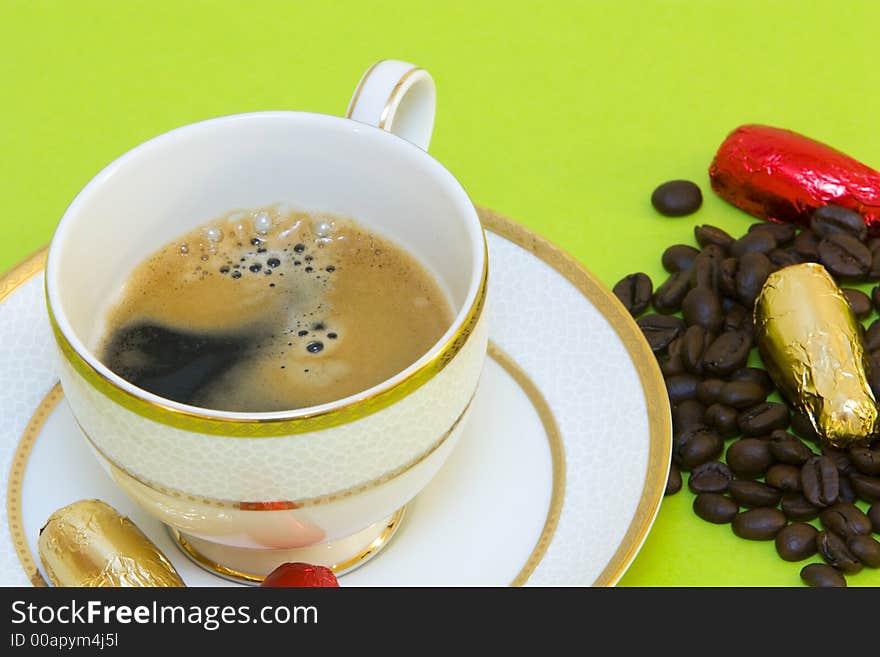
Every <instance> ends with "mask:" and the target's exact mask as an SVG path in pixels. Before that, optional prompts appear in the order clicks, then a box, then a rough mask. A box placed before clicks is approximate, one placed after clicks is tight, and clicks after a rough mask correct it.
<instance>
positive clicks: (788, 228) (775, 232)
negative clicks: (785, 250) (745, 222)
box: [748, 221, 797, 246]
mask: <svg viewBox="0 0 880 657" xmlns="http://www.w3.org/2000/svg"><path fill="white" fill-rule="evenodd" d="M756 230H764V231H767V232H768V233H770V234H771V235H772V236H773V238H774V239H775V240H776V242H777V243H778V244H779V245H780V246H785V245H786V244H788V243H789V242H791V241H792V240H793V239H794V238H795V235H797V230H796V229H795V227H794V226H792V225H791V224H781V223H777V222H775V221H761V222H759V223H756V224H752V225H751V226H749V230H748V232H750V233H754V232H755V231H756Z"/></svg>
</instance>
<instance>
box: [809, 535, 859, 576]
mask: <svg viewBox="0 0 880 657" xmlns="http://www.w3.org/2000/svg"><path fill="white" fill-rule="evenodd" d="M816 548H817V549H818V552H819V555H820V556H821V557H822V558H823V559H825V561H826V563H827V564H828V565H829V566H833V567H835V568H837V570H839V571H841V572H844V573H849V574H855V573H857V572H859V571H860V570H861V569H862V562H861V561H859V560H858V559H857V558H856V555H854V554H853V553H852V552H850V551H849V548H848V547H847V546H846V541H844V540H843V539H842V538H841V537H840V536H838V535H837V534H835V533H834V532H829V531H824V532H819V534H818V536H816Z"/></svg>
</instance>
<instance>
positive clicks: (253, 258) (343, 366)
mask: <svg viewBox="0 0 880 657" xmlns="http://www.w3.org/2000/svg"><path fill="white" fill-rule="evenodd" d="M192 256H198V257H197V258H195V259H193V258H192ZM331 274H332V275H331ZM269 281H271V282H269ZM426 299H427V300H429V303H427V304H426V303H425V300H426ZM451 316H452V313H451V311H450V308H449V307H448V304H447V302H446V299H445V295H444V294H443V293H442V291H441V290H440V289H439V287H438V285H437V283H436V281H435V280H434V279H433V278H432V277H431V276H430V274H428V273H427V272H426V271H425V270H424V268H423V267H422V266H421V265H420V264H418V263H417V262H416V261H415V260H414V259H413V258H412V256H410V255H409V254H408V253H407V252H406V251H404V250H403V249H401V248H400V247H398V246H396V245H393V244H391V243H389V242H388V241H387V240H385V239H384V238H381V237H378V236H376V235H373V234H371V233H370V231H368V230H367V229H366V228H364V227H362V226H360V225H359V224H357V223H356V222H354V221H352V220H349V219H343V218H339V217H330V216H328V215H309V214H307V213H303V212H296V211H292V212H280V211H279V210H278V209H277V208H271V207H270V208H263V209H257V210H252V211H236V212H234V213H230V214H228V215H226V216H225V217H222V218H220V219H215V220H213V221H211V222H209V223H206V224H205V225H203V226H201V227H199V228H198V229H196V230H194V231H192V232H191V233H189V234H187V235H184V236H181V237H180V238H178V239H177V240H175V241H174V243H173V244H171V245H169V247H168V248H165V249H162V250H160V251H158V252H157V253H156V254H155V255H154V256H153V257H152V258H150V259H149V260H147V261H145V262H144V263H142V264H141V265H140V266H139V267H138V268H137V269H136V270H135V272H134V274H133V275H132V276H131V277H130V280H129V281H128V283H127V284H126V286H125V289H124V290H123V294H122V297H121V299H120V301H119V302H118V303H117V305H116V306H115V307H114V308H112V309H111V311H110V313H109V314H108V322H107V325H108V326H110V327H115V330H111V332H110V333H109V334H108V335H107V336H106V337H105V339H104V341H103V346H102V349H103V354H104V359H105V362H106V363H107V364H108V366H109V367H110V368H111V369H113V370H114V371H117V373H119V374H120V375H121V376H123V377H124V378H128V379H129V380H131V381H132V382H133V383H135V385H140V386H141V387H144V388H145V389H148V390H149V389H151V388H150V386H152V387H153V389H152V390H151V391H153V392H156V394H159V395H160V396H163V397H168V398H170V399H175V400H176V401H181V402H183V403H188V404H193V405H197V406H203V407H207V408H215V409H219V410H232V411H258V412H259V411H278V410H288V409H294V408H300V407H303V406H311V405H315V404H321V403H326V402H329V401H333V400H335V399H339V398H342V397H346V396H349V395H351V394H354V393H356V392H360V391H362V390H365V389H366V388H369V387H371V386H373V385H376V384H377V383H380V382H381V381H384V380H386V379H387V378H390V377H391V376H393V375H395V374H396V373H398V372H399V371H401V370H403V369H405V368H406V367H407V366H409V365H410V364H411V363H412V362H414V361H415V360H417V359H418V358H419V357H420V356H421V355H422V354H423V353H424V352H425V351H427V349H429V348H430V347H431V345H433V344H434V343H435V342H436V341H437V340H438V339H439V337H440V336H441V335H442V334H443V333H444V331H445V330H446V328H448V325H449V322H450V321H451ZM143 326H149V327H152V328H153V329H155V330H153V331H152V333H150V332H147V333H148V334H150V335H155V336H164V337H163V340H164V343H162V341H161V340H160V341H157V342H156V344H146V345H144V343H143V340H141V342H140V343H139V345H140V346H135V345H134V343H133V342H131V341H128V342H126V341H125V340H124V339H123V338H124V337H125V335H126V331H129V332H130V331H132V330H135V329H139V327H141V328H142V327H143ZM168 336H171V337H170V338H169V337H168ZM177 336H184V337H182V338H179V339H178V337H177ZM157 340H158V338H157ZM200 340H201V342H199V341H200ZM224 340H226V341H229V340H233V341H234V344H236V345H239V346H237V347H236V348H235V349H230V350H229V358H228V359H226V360H224V359H222V358H220V357H219V356H218V355H217V354H216V353H215V352H216V350H214V351H212V350H211V349H207V348H206V349H207V350H205V349H203V350H202V351H200V350H199V349H195V348H192V345H194V344H205V345H216V344H221V345H222V344H226V342H224ZM175 341H177V342H179V343H180V345H183V346H182V347H181V349H179V350H178V351H175V350H174V349H171V348H170V347H168V344H171V343H175ZM148 342H149V341H148ZM163 344H165V347H163ZM120 345H122V348H120ZM126 345H127V346H126ZM186 345H190V347H187V346H186ZM172 346H173V345H172ZM163 349H165V351H163ZM168 349H170V351H168ZM166 351H167V352H168V353H170V354H171V356H172V357H171V360H172V361H175V362H176V363H177V365H174V363H170V364H169V363H164V365H163V367H165V369H166V370H167V372H166V374H167V380H166V379H161V377H159V378H160V379H161V381H160V382H159V383H158V384H157V383H156V380H157V375H156V374H155V372H153V370H151V369H150V368H153V369H155V368H156V367H157V366H158V365H157V363H156V362H154V360H155V354H156V353H165V352H166ZM151 353H152V354H154V355H153V356H150V354H151ZM175 354H176V355H175ZM151 358H152V359H153V360H151ZM212 359H214V360H212ZM215 361H216V362H215ZM211 363H213V365H211ZM209 365H211V366H210V367H209ZM221 365H222V366H221ZM133 367H134V369H132V368H133ZM138 368H140V370H138ZM135 370H137V371H135ZM164 371H165V370H163V372H164ZM194 372H195V373H196V374H198V376H196V375H194V374H193V373H194ZM199 373H200V374H199ZM166 374H163V376H165V375H166ZM200 377H201V378H200ZM180 381H183V382H184V383H180ZM169 382H170V383H169ZM194 382H195V383H194ZM157 386H158V387H157Z"/></svg>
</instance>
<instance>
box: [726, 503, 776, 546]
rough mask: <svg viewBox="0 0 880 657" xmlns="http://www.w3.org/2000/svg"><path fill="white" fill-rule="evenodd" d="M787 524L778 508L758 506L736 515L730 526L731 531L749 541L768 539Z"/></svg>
mask: <svg viewBox="0 0 880 657" xmlns="http://www.w3.org/2000/svg"><path fill="white" fill-rule="evenodd" d="M787 524H788V520H787V519H786V517H785V514H783V513H782V511H780V510H779V509H773V508H769V507H759V508H755V509H749V510H748V511H743V512H742V513H739V514H737V515H736V517H735V518H734V519H733V521H732V523H731V526H732V527H733V533H734V534H736V535H737V536H739V537H740V538H745V539H748V540H750V541H770V540H772V539H774V538H775V537H776V534H778V533H779V531H780V530H781V529H782V528H783V527H785V526H786V525H787Z"/></svg>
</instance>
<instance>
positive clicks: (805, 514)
mask: <svg viewBox="0 0 880 657" xmlns="http://www.w3.org/2000/svg"><path fill="white" fill-rule="evenodd" d="M781 506H782V512H783V513H784V514H785V515H786V517H787V518H788V519H789V520H799V521H804V522H806V521H808V520H812V519H813V518H818V517H819V511H821V509H820V508H819V507H817V506H815V505H813V504H810V501H809V500H808V499H807V498H805V497H804V496H803V495H801V494H799V493H785V494H784V495H783V496H782V505H781Z"/></svg>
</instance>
